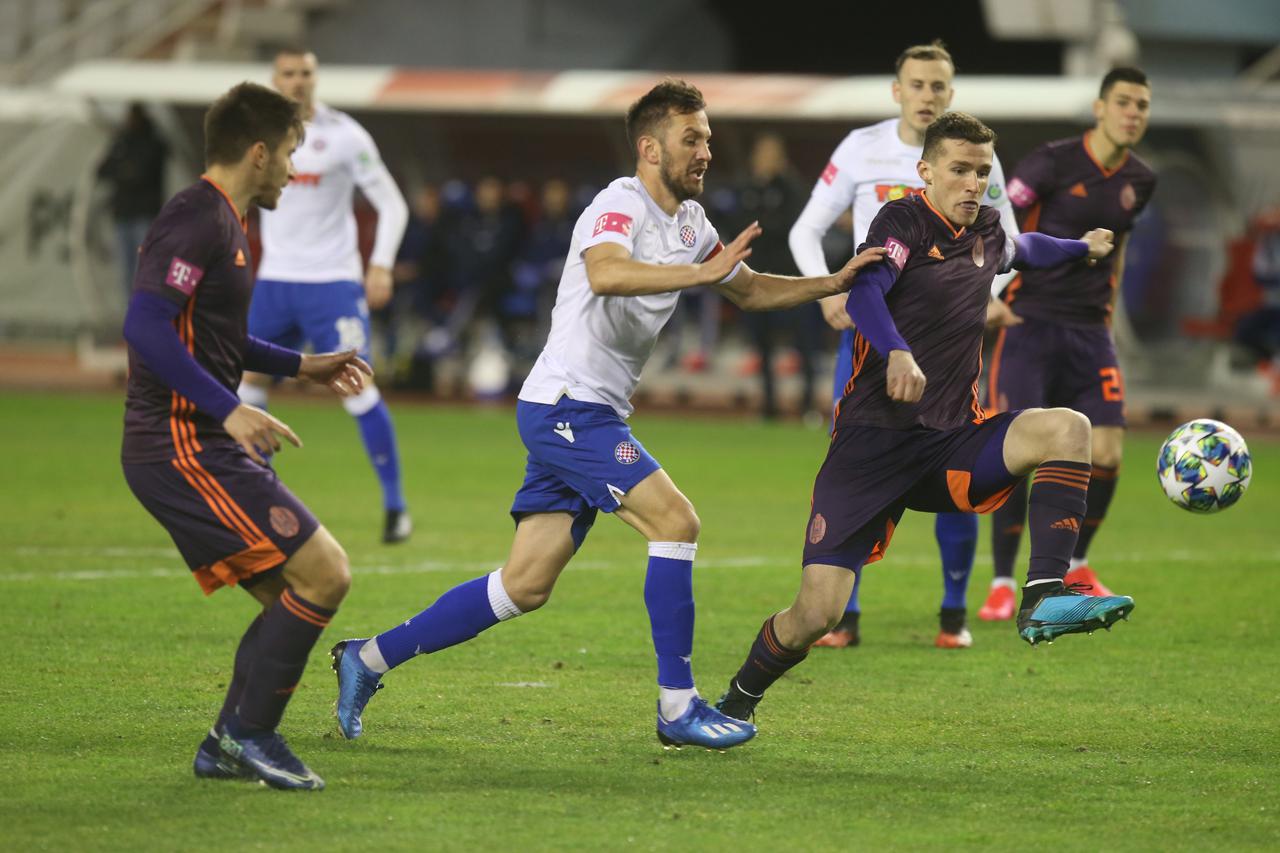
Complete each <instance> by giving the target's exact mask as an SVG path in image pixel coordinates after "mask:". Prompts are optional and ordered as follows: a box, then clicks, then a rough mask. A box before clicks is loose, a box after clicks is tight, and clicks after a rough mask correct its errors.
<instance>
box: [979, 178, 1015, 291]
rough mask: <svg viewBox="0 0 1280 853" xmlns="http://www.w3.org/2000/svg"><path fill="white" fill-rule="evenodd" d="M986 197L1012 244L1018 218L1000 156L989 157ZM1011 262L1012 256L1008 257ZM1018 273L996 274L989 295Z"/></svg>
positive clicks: (1001, 288) (1002, 289) (1005, 284)
mask: <svg viewBox="0 0 1280 853" xmlns="http://www.w3.org/2000/svg"><path fill="white" fill-rule="evenodd" d="M987 199H988V201H990V202H991V206H992V207H994V208H995V209H996V210H997V211H999V213H1000V227H1002V228H1004V233H1005V235H1006V236H1007V237H1008V244H1009V245H1012V244H1013V238H1014V237H1017V236H1018V234H1019V233H1020V232H1019V231H1018V219H1017V216H1016V215H1015V214H1014V210H1013V203H1012V202H1010V201H1009V190H1008V187H1006V186H1005V179H1004V167H1003V166H1001V165H1000V156H999V155H994V156H992V158H991V175H990V177H988V179H987ZM1010 262H1012V258H1011V259H1010ZM1017 276H1018V273H1017V272H1016V271H1013V270H1010V271H1008V272H1002V273H1000V274H999V275H997V276H996V277H995V278H994V279H993V280H992V282H991V295H992V296H999V295H1000V294H1001V293H1003V292H1004V289H1005V288H1006V287H1008V286H1009V282H1011V281H1013V280H1014V279H1015V278H1017Z"/></svg>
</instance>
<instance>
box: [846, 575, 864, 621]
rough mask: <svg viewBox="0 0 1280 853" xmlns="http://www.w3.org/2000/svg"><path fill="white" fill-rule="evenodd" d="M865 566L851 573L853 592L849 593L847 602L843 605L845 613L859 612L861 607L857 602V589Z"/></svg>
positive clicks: (860, 584)
mask: <svg viewBox="0 0 1280 853" xmlns="http://www.w3.org/2000/svg"><path fill="white" fill-rule="evenodd" d="M865 569H866V567H865V566H862V567H859V569H858V570H857V571H856V572H854V573H853V575H854V577H853V592H851V593H849V603H848V604H846V605H845V606H844V612H845V613H861V612H862V607H861V606H860V605H859V604H858V589H859V588H860V587H861V586H862V573H863V571H865Z"/></svg>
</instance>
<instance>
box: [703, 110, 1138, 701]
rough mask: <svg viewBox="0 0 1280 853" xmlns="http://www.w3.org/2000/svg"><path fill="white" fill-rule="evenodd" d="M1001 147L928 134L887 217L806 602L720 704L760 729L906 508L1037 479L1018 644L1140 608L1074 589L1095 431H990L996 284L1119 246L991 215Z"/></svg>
mask: <svg viewBox="0 0 1280 853" xmlns="http://www.w3.org/2000/svg"><path fill="white" fill-rule="evenodd" d="M994 145H995V134H994V133H993V132H992V131H991V129H990V128H988V127H987V126H986V125H984V124H983V123H982V122H980V121H978V120H977V119H975V118H974V117H973V116H970V115H967V114H965V113H948V114H946V115H944V116H942V117H940V118H938V119H937V120H936V121H934V122H933V124H931V125H930V126H929V129H928V130H927V131H926V132H925V140H924V151H923V153H922V155H921V156H922V159H921V161H920V164H919V172H920V177H921V179H922V180H923V181H924V184H925V191H924V193H923V194H922V195H913V196H909V197H908V198H905V199H902V200H900V201H895V202H891V203H889V204H887V205H885V207H884V208H883V209H882V210H881V211H880V213H878V214H877V215H876V218H875V219H874V220H873V221H872V223H871V228H870V229H869V231H868V234H867V242H866V243H864V244H863V246H864V247H872V246H881V247H883V248H884V249H885V250H886V259H885V260H884V261H882V262H880V263H877V264H873V265H869V266H867V267H865V268H864V269H863V270H861V271H860V272H859V273H858V274H857V277H856V278H855V279H854V283H853V287H852V289H851V290H850V291H849V299H848V302H847V307H846V310H847V311H848V312H849V315H850V317H851V318H852V319H853V322H854V324H855V326H856V328H857V332H856V333H855V335H854V344H853V346H854V349H853V378H852V379H851V381H850V382H849V385H848V390H847V391H846V392H845V395H844V397H843V399H842V400H841V401H840V406H839V408H838V409H837V414H836V429H835V432H834V434H833V435H832V438H831V447H830V449H829V450H828V451H827V458H826V461H825V462H824V463H823V465H822V468H821V470H819V471H818V476H817V481H816V482H815V483H814V489H813V507H812V510H811V511H810V516H809V526H808V530H807V536H806V537H805V547H804V558H803V565H804V573H803V575H802V579H801V584H800V592H799V594H798V595H797V596H796V600H795V603H794V604H792V606H791V607H790V608H788V609H786V610H783V611H782V612H781V613H778V614H776V615H774V616H771V617H770V618H769V619H768V620H766V621H765V623H764V625H763V627H762V628H761V629H760V633H759V634H758V636H757V637H756V640H755V643H754V644H753V645H752V648H751V652H750V654H749V655H748V657H747V660H746V662H745V663H744V664H743V666H742V668H741V669H740V670H739V671H738V674H737V675H736V676H735V677H734V678H733V679H732V680H731V681H730V684H729V690H728V692H726V694H725V695H724V696H723V697H722V698H721V701H720V702H719V704H718V707H719V708H720V709H721V710H722V711H724V712H725V713H727V714H728V715H730V716H731V717H735V718H737V719H740V720H747V719H749V718H750V717H751V715H752V713H753V711H754V708H755V705H756V703H757V702H759V701H760V698H761V696H763V695H764V692H765V690H766V689H767V688H768V687H769V686H770V685H771V684H772V683H773V682H774V681H776V680H777V679H778V678H779V677H780V676H781V675H782V674H783V673H784V672H786V671H787V670H788V669H790V668H791V667H793V666H795V665H796V664H797V663H799V662H800V661H801V660H803V659H804V657H805V655H807V654H808V650H809V646H810V644H811V643H813V642H814V641H815V640H817V639H818V638H819V637H821V636H822V635H823V633H824V632H826V631H827V630H829V629H830V627H831V626H832V625H834V624H835V623H836V622H837V621H838V620H839V619H840V615H841V613H842V612H843V610H844V603H845V601H846V600H847V599H848V597H849V592H850V590H851V589H852V588H853V582H854V574H855V573H856V572H857V571H858V570H859V569H861V567H862V566H863V565H864V564H866V563H868V562H874V561H875V560H878V559H880V558H881V557H882V556H884V553H885V551H886V550H887V549H888V547H889V542H890V539H891V538H892V536H893V530H894V526H895V525H896V524H897V523H898V520H899V519H900V518H901V517H902V513H903V512H904V511H905V510H906V509H917V510H922V511H925V512H940V511H946V512H956V511H959V512H971V513H972V512H990V511H991V510H992V509H993V508H994V507H996V506H998V505H999V504H1000V503H1001V502H1003V501H1004V500H1005V499H1006V498H1007V497H1008V495H1009V492H1010V491H1011V490H1012V489H1013V486H1014V484H1015V483H1017V482H1018V481H1019V480H1021V479H1022V478H1024V477H1026V476H1027V475H1028V474H1030V473H1031V472H1032V471H1035V476H1034V480H1033V485H1032V488H1031V538H1032V547H1031V563H1030V567H1029V569H1028V571H1027V584H1026V586H1025V587H1024V588H1023V597H1022V608H1021V610H1020V611H1019V614H1018V630H1019V633H1020V635H1021V636H1022V637H1023V639H1025V640H1027V641H1028V642H1030V643H1032V644H1033V645H1034V644H1035V643H1037V642H1039V641H1041V640H1046V641H1052V640H1053V639H1054V638H1055V637H1057V636H1060V635H1062V634H1069V633H1076V632H1079V631H1085V630H1092V629H1093V628H1094V627H1109V626H1110V625H1111V624H1112V623H1113V622H1114V621H1116V620H1117V619H1120V618H1122V617H1125V616H1127V615H1128V613H1129V611H1130V610H1132V608H1133V599H1132V598H1129V597H1128V596H1111V597H1101V598H1091V597H1088V596H1083V595H1080V594H1078V593H1076V592H1075V591H1073V590H1070V589H1067V588H1065V587H1064V585H1063V582H1062V578H1063V575H1065V574H1066V571H1067V560H1068V559H1069V558H1070V556H1071V549H1072V548H1073V547H1074V546H1075V541H1076V534H1077V532H1078V531H1079V529H1080V519H1081V518H1083V517H1084V503H1085V500H1084V496H1085V491H1086V489H1087V487H1088V482H1089V422H1088V420H1087V419H1086V418H1085V417H1084V416H1083V415H1080V414H1079V413H1077V412H1073V411H1071V410H1070V409H1026V410H1023V411H1020V412H1006V413H1004V414H1000V415H996V416H995V417H992V418H987V417H985V415H984V413H983V409H982V407H981V406H980V405H979V404H978V392H977V382H978V373H979V371H980V369H981V349H982V332H983V326H984V322H985V319H986V312H987V303H988V302H989V300H990V297H991V281H992V279H993V278H994V276H995V274H996V272H997V271H998V270H1007V269H1009V268H1010V267H1012V266H1014V265H1017V266H1019V267H1022V266H1035V267H1044V266H1053V265H1058V264H1062V263H1067V262H1070V261H1074V260H1077V259H1081V258H1084V257H1086V256H1088V257H1090V258H1097V257H1102V256H1105V255H1106V254H1107V253H1108V252H1109V251H1110V250H1111V234H1110V232H1108V231H1106V230H1105V229H1098V230H1095V231H1090V232H1088V233H1087V234H1085V236H1084V238H1083V239H1081V240H1059V239H1057V238H1054V237H1049V236H1047V235H1044V234H1022V235H1019V236H1018V237H1016V238H1010V237H1009V236H1008V235H1007V234H1006V233H1005V231H1004V228H1002V227H1001V225H1000V215H999V214H998V213H996V212H995V211H994V210H992V209H991V208H989V207H982V206H980V202H981V200H982V198H983V197H984V194H985V192H986V189H987V179H988V177H989V175H990V173H991V167H992V161H993V158H994Z"/></svg>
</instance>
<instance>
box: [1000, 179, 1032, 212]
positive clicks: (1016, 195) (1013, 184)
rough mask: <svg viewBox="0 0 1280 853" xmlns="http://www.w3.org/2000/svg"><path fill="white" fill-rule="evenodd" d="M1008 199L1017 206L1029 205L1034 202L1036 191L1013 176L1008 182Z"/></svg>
mask: <svg viewBox="0 0 1280 853" xmlns="http://www.w3.org/2000/svg"><path fill="white" fill-rule="evenodd" d="M1007 189H1008V190H1009V199H1010V200H1011V201H1012V202H1013V203H1014V204H1016V205H1017V206H1018V207H1030V206H1031V205H1033V204H1035V203H1036V191H1035V190H1033V189H1031V187H1029V186H1027V185H1026V184H1024V183H1023V182H1022V181H1020V180H1018V179H1017V178H1014V179H1013V180H1012V181H1010V182H1009V186H1008V187H1007Z"/></svg>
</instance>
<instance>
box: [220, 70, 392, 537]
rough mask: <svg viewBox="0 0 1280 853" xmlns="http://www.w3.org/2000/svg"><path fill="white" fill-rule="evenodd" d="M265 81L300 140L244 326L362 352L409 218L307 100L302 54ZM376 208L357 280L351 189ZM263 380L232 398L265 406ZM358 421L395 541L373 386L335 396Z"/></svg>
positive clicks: (382, 423) (378, 169)
mask: <svg viewBox="0 0 1280 853" xmlns="http://www.w3.org/2000/svg"><path fill="white" fill-rule="evenodd" d="M272 84H273V85H274V86H275V87H276V89H278V90H279V91H280V92H282V93H284V94H285V95H286V96H288V97H289V98H291V99H292V100H294V101H297V102H298V104H299V105H301V107H302V117H303V119H304V120H305V121H306V128H307V139H306V144H305V145H304V146H302V147H301V148H299V149H298V153H297V154H296V155H294V158H293V159H294V166H295V168H296V170H297V174H296V175H295V176H294V179H293V181H292V183H290V184H289V186H288V188H286V189H285V191H284V195H283V196H281V198H280V205H279V207H278V208H276V209H275V210H274V211H272V212H270V213H268V212H265V211H264V212H263V213H262V216H261V219H260V222H261V233H262V263H261V265H260V266H259V267H258V284H257V287H256V288H255V290H254V295H253V307H252V308H251V309H250V312H249V331H250V332H251V333H252V334H254V335H256V336H258V337H260V338H263V339H265V340H268V341H271V342H272V343H277V344H281V345H283V346H291V347H301V346H302V344H303V343H304V342H306V341H310V343H311V345H312V347H314V348H315V349H316V350H317V351H327V350H337V349H341V350H347V349H354V350H356V351H357V352H359V353H360V356H361V357H362V358H364V359H366V360H367V359H368V358H369V337H370V331H369V309H370V308H373V309H375V310H376V309H378V308H381V307H383V306H384V305H386V304H387V302H388V301H389V300H390V299H391V287H392V283H391V267H392V266H393V265H394V264H395V257H396V251H397V249H399V247H400V238H401V237H402V236H403V235H404V229H405V226H406V225H407V224H408V222H409V208H408V206H407V205H406V204H405V201H404V197H403V196H402V195H400V190H399V189H397V188H396V184H395V181H394V180H393V179H392V177H391V175H390V173H389V172H387V167H386V166H384V165H383V163H382V158H381V157H379V156H378V149H377V147H376V146H375V145H374V144H373V140H372V139H371V138H370V137H369V134H368V133H366V132H365V130H364V128H362V127H361V126H360V125H358V124H356V122H355V120H354V119H352V118H351V116H349V115H347V114H346V113H342V112H339V111H337V110H335V109H332V108H331V107H327V106H325V105H324V104H321V103H317V102H316V100H315V89H316V57H315V54H313V53H310V52H309V51H305V50H297V49H288V50H282V51H280V52H279V53H277V54H276V58H275V65H274V75H273V77H272ZM356 187H359V188H360V192H361V193H363V194H364V197H365V198H367V199H368V200H369V203H370V204H372V205H373V207H374V209H375V210H377V211H378V231H377V235H376V237H375V238H374V241H373V251H372V252H371V253H370V255H369V268H368V270H367V271H366V272H365V273H364V276H363V278H364V285H363V286H361V284H360V279H361V274H360V267H361V262H360V250H359V247H358V246H357V244H356V219H355V213H354V211H353V209H352V201H353V196H354V193H355V188H356ZM269 384H270V380H268V379H267V378H266V377H251V378H250V379H249V381H247V382H245V383H243V384H242V385H241V386H240V399H242V400H244V401H245V402H246V403H251V404H252V405H255V406H258V407H260V408H264V409H265V408H266V405H267V388H268V387H269ZM342 404H343V406H345V407H346V410H347V411H348V412H349V413H350V414H351V415H352V416H353V417H354V418H355V419H356V424H357V426H358V427H359V428H360V437H361V438H362V439H363V440H364V447H365V451H366V452H367V453H368V455H369V461H370V462H371V463H372V464H373V469H374V472H375V473H376V474H377V476H378V482H379V483H380V484H381V486H382V506H383V510H384V517H383V528H382V541H383V542H388V543H394V542H403V541H404V540H405V539H408V538H409V534H410V533H411V532H412V529H413V523H412V521H411V520H410V518H409V513H408V511H407V509H406V506H405V500H404V492H403V490H402V488H401V483H400V454H399V450H398V449H397V447H396V434H395V429H394V427H393V425H392V423H391V413H390V412H389V411H388V410H387V404H386V402H385V401H384V400H383V399H382V395H381V394H380V393H379V391H378V388H377V386H376V385H374V384H373V383H372V382H369V383H367V384H366V385H365V389H364V391H362V392H361V393H360V394H358V395H356V396H354V397H350V398H348V399H346V400H343V403H342Z"/></svg>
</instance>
